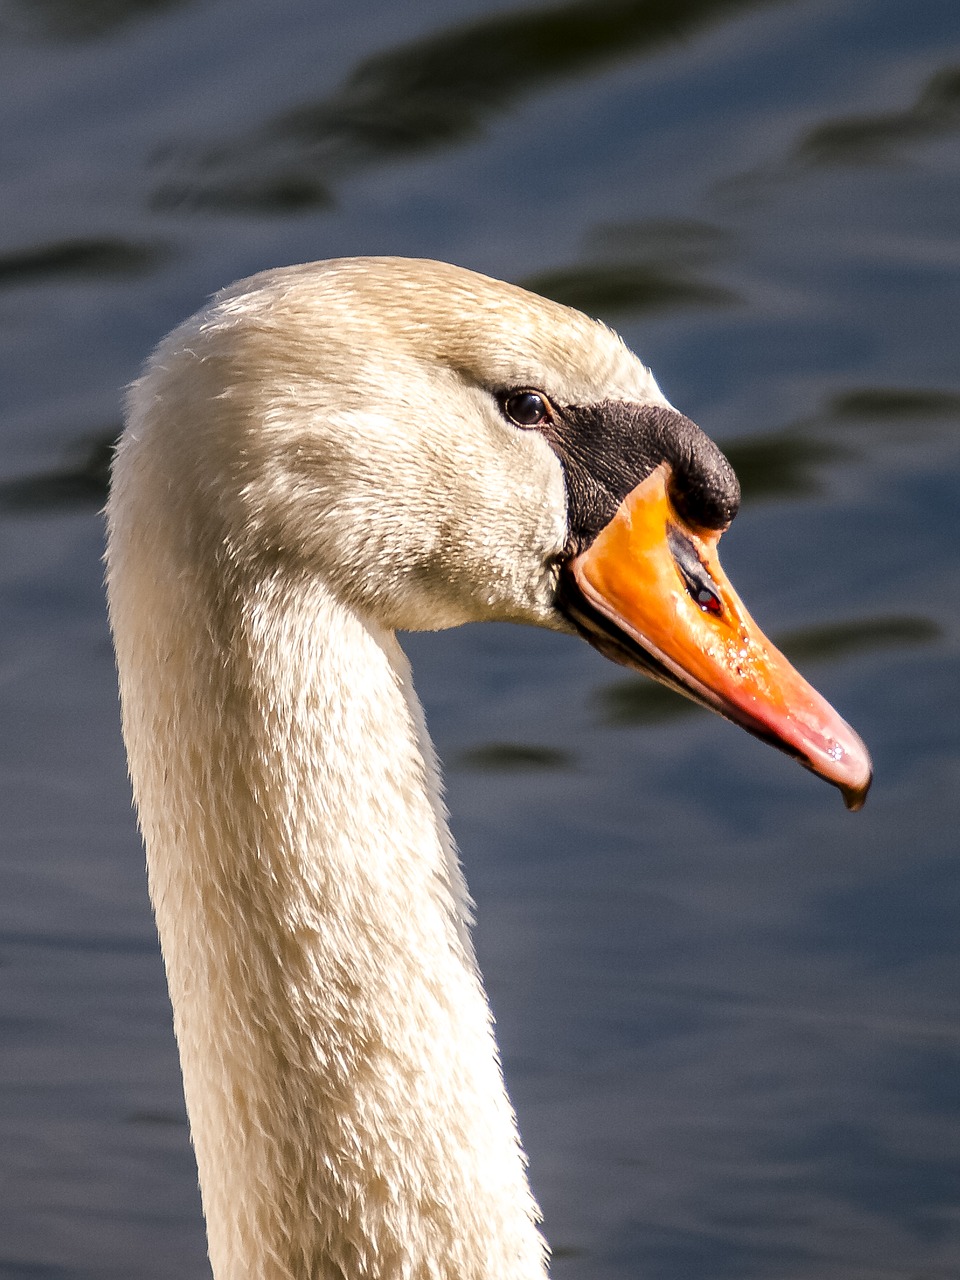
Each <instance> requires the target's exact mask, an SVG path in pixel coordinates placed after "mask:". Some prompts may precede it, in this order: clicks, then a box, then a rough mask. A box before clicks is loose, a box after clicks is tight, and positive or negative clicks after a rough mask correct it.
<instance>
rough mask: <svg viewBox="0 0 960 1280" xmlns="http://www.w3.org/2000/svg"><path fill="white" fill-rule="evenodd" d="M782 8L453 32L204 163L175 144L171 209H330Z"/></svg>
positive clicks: (367, 69)
mask: <svg viewBox="0 0 960 1280" xmlns="http://www.w3.org/2000/svg"><path fill="white" fill-rule="evenodd" d="M780 3H783V0H672V3H670V4H662V3H655V4H651V3H649V0H576V2H575V3H572V4H565V5H558V6H555V7H553V8H549V7H548V8H542V9H540V8H538V9H529V10H518V11H515V12H506V13H502V14H498V15H496V16H495V17H491V18H484V19H482V20H480V21H478V22H474V23H471V24H469V25H464V26H457V27H453V28H451V29H449V30H447V31H443V32H441V33H440V34H438V35H435V36H432V37H430V38H428V39H424V40H419V41H417V42H416V43H415V44H411V45H403V46H400V47H397V48H394V49H390V50H388V51H387V52H386V53H381V54H377V55H376V56H375V57H372V58H370V59H369V60H368V61H366V62H364V63H362V64H361V65H360V66H359V67H358V68H357V69H356V71H354V73H353V75H352V76H351V77H350V78H349V79H348V80H347V82H346V84H344V86H343V87H342V88H341V89H340V90H339V91H338V92H336V93H334V94H333V95H332V96H330V97H323V98H321V99H319V100H317V101H315V102H310V101H308V102H306V103H304V104H303V105H302V106H300V107H298V108H296V109H295V110H293V111H288V112H285V113H283V114H282V115H280V116H278V117H277V118H275V119H273V120H271V121H268V122H267V123H266V124H265V125H264V126H263V128H262V129H260V130H258V131H257V132H256V133H254V134H252V135H246V136H244V137H242V138H240V139H237V140H234V141H231V140H229V139H228V140H226V141H224V142H222V143H219V144H217V145H215V146H213V147H210V148H206V149H203V150H201V151H199V152H198V153H196V154H193V155H190V154H189V153H184V152H183V151H182V149H181V147H180V146H179V145H171V146H170V147H169V148H167V149H165V151H164V152H163V153H160V154H159V155H158V157H157V159H158V163H159V164H160V165H161V166H162V168H163V169H164V170H165V171H172V172H169V175H168V176H167V177H165V179H164V180H163V182H162V183H161V185H160V187H159V189H158V192H157V197H156V199H157V202H158V204H159V205H160V206H161V207H164V206H174V207H178V206H180V205H183V204H185V203H194V204H203V205H207V206H212V207H215V208H221V209H223V208H228V209H236V210H240V209H248V210H261V211H266V210H270V209H272V210H273V211H274V212H280V211H282V210H291V211H292V210H301V209H303V208H305V207H309V206H311V205H317V206H323V205H327V204H329V203H330V201H331V199H332V188H333V187H334V186H336V184H337V183H339V182H340V181H341V180H342V179H343V178H344V177H345V176H346V175H347V174H348V173H350V172H352V171H353V170H355V169H357V168H360V167H362V166H366V165H370V164H374V163H377V162H380V161H383V160H388V159H390V160H396V159H399V158H403V157H407V156H410V155H414V154H419V153H422V152H425V151H430V150H434V149H436V148H440V147H449V146H451V145H453V144H454V143H463V142H466V141H469V140H471V139H473V138H474V137H476V136H477V135H478V134H479V133H480V132H481V130H482V129H483V127H484V125H485V124H486V123H487V121H488V120H489V119H490V118H491V117H493V116H495V115H499V114H501V113H502V112H504V111H505V110H506V109H507V108H508V107H510V106H512V105H515V104H516V103H518V102H520V101H521V100H522V99H524V98H527V97H529V96H531V95H533V94H535V93H542V92H544V91H545V90H547V89H549V88H550V87H552V86H554V85H556V84H558V83H561V82H563V81H567V80H571V79H573V78H574V77H577V76H584V75H589V74H595V73H596V72H598V71H600V70H601V69H602V68H604V67H606V66H609V65H611V64H616V63H619V62H622V61H624V60H626V59H628V58H630V57H637V56H639V55H642V54H649V53H650V52H651V51H652V50H654V49H656V48H657V47H659V46H661V45H663V44H664V43H667V42H673V41H675V40H678V39H681V38H683V37H688V36H690V35H691V34H692V33H693V32H695V31H696V30H697V29H698V28H700V27H703V26H707V25H709V24H711V23H716V22H719V21H721V20H723V19H725V18H729V17H730V16H732V15H735V14H736V13H738V12H740V11H742V10H745V9H755V8H758V7H761V6H772V5H774V4H780Z"/></svg>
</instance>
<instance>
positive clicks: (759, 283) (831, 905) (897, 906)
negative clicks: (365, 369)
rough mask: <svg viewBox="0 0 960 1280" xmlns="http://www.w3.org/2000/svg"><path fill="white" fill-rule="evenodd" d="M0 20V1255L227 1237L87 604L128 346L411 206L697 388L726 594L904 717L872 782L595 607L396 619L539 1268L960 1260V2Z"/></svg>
mask: <svg viewBox="0 0 960 1280" xmlns="http://www.w3.org/2000/svg"><path fill="white" fill-rule="evenodd" d="M0 33H2V36H3V38H2V39H0V62H2V64H3V65H2V68H0V69H2V72H3V74H2V75H0V97H4V95H5V101H6V105H7V114H8V117H9V119H10V120H11V121H14V120H15V121H16V122H17V123H16V128H15V129H13V128H11V129H10V130H8V136H7V143H8V148H9V150H10V153H11V158H12V162H11V163H10V164H8V165H6V166H5V169H4V178H3V181H4V183H5V191H4V195H5V199H4V201H3V202H2V203H0V210H2V213H0V217H2V218H3V219H4V220H5V230H4V232H3V234H2V235H0V385H2V386H3V388H4V409H3V415H2V417H0V433H2V443H3V448H4V462H3V469H2V473H3V476H4V479H3V481H2V482H0V514H2V516H3V519H2V521H0V537H2V539H3V554H2V555H0V723H2V724H3V726H4V733H3V734H2V735H0V796H2V799H0V803H2V808H3V814H4V821H3V823H2V824H0V825H2V831H0V963H2V968H0V974H2V979H3V980H2V981H0V1023H2V1027H3V1036H2V1044H0V1170H2V1173H3V1174H4V1175H8V1176H7V1181H6V1184H5V1189H4V1192H3V1215H2V1216H3V1219H4V1229H3V1232H0V1276H2V1277H4V1280H26V1278H27V1277H32V1278H34V1280H36V1278H39V1277H44V1278H46V1280H94V1277H95V1278H96V1280H130V1277H134V1276H135V1277H137V1280H169V1277H171V1276H177V1277H178V1280H200V1277H203V1276H207V1277H208V1276H209V1269H208V1267H207V1264H206V1262H205V1259H204V1245H203V1235H202V1227H201V1222H200V1215H199V1206H198V1202H197V1192H196V1172H195V1168H194V1164H193V1158H192V1153H191V1151H190V1147H189V1142H188V1137H187V1131H186V1126H185V1123H184V1114H183V1103H182V1097H181V1093H180V1084H179V1076H178V1071H177V1064H176V1057H175V1049H174V1044H173V1037H172V1031H171V1027H170V1010H169V1004H168V1002H167V998H166V994H165V989H164V985H163V979H162V974H161V970H160V961H159V956H158V953H157V947H156V939H155V934H154V930H153V925H152V922H151V919H150V915H149V909H148V906H147V902H146V894H145V888H144V884H143V873H142V853H141V851H140V847H139V843H138V839H137V835H136V832H135V828H134V824H133V821H132V818H131V814H130V802H129V794H128V787H127V783H126V779H125V769H124V762H123V757H122V752H121V749H120V745H119V740H118V732H117V714H116V688H115V675H114V670H113V661H112V656H111V652H110V647H109V642H108V638H107V635H106V630H105V624H104V612H103V599H102V589H101V576H102V565H101V562H100V555H101V551H102V536H101V529H100V525H99V520H98V517H97V514H96V513H97V510H98V509H99V508H100V506H101V505H102V503H103V499H104V497H105V486H106V476H107V469H108V465H109V458H110V453H111V450H112V447H113V442H114V439H115V436H116V426H115V422H116V419H117V415H118V403H119V389H120V388H121V387H122V386H123V385H124V384H125V383H127V382H129V380H130V379H132V378H134V377H135V376H136V374H137V370H138V368H139V366H140V364H141V362H142V360H143V358H144V357H145V355H146V354H147V352H148V350H149V349H150V347H151V346H152V345H153V343H154V342H155V341H156V340H157V339H158V338H159V337H160V336H161V333H162V332H163V331H164V330H166V329H168V328H169V327H170V326H171V325H172V324H174V323H175V322H176V321H178V320H179V319H181V318H182V317H183V316H185V315H187V314H189V313H190V312H191V311H193V310H195V308H196V307H197V305H199V303H200V302H201V300H202V298H203V296H204V295H206V294H207V293H208V292H209V291H210V290H212V289H213V288H215V287H217V286H219V285H222V284H224V283H226V282H227V281H229V280H230V279H233V278H236V277H237V276H240V275H244V274H248V273H249V272H251V271H254V270H257V269H260V268H262V267H267V266H270V265H274V264H276V263H280V262H285V261H297V260H306V259H308V258H312V257H320V256H324V255H332V254H336V253H355V252H361V253H378V252H401V253H407V254H410V255H412V256H427V257H431V256H439V257H448V258H451V259H453V260H455V261H460V262H462V263H464V264H467V265H472V266H475V267H478V268H479V269H481V270H484V271H487V272H488V273H490V274H493V275H498V276H504V277H507V278H510V279H514V280H521V281H523V282H525V283H527V284H528V285H531V286H532V287H534V288H537V289H539V290H540V291H542V292H545V293H548V294H551V295H552V296H554V297H557V298H560V299H561V300H563V301H567V302H571V303H573V304H575V305H577V306H580V307H583V308H585V309H586V310H588V311H592V312H596V313H597V314H599V315H600V316H601V318H603V319H606V320H608V321H610V322H611V323H615V324H616V325H617V327H618V328H619V329H620V330H621V332H622V333H623V334H624V337H625V339H626V340H627V341H628V342H629V343H630V345H632V346H633V347H634V348H635V349H636V350H638V351H639V352H640V354H641V356H642V357H643V358H644V359H645V360H647V361H648V362H649V363H650V364H651V365H652V367H653V369H654V372H655V373H656V374H657V375H658V378H659V379H660V381H661V385H663V386H664V388H665V390H666V392H667V394H668V395H669V396H670V398H671V399H672V400H673V401H674V402H675V403H676V404H677V405H678V407H680V408H683V409H684V410H685V411H686V412H689V413H690V414H691V416H693V417H694V418H696V419H697V420H698V421H700V422H701V423H702V425H703V426H704V427H705V428H707V429H708V430H715V431H717V433H718V434H719V436H720V437H721V438H722V440H723V442H724V447H725V449H726V451H727V452H728V453H729V455H730V456H731V458H732V460H733V462H734V464H735V466H736V468H737V470H738V472H739V474H740V477H741V481H742V484H743V488H744V494H745V502H744V510H743V513H742V514H741V516H740V517H739V518H738V520H737V522H736V525H735V527H734V529H733V530H732V531H731V534H730V535H729V538H730V540H729V543H728V544H727V545H728V546H729V553H725V554H728V558H729V562H730V563H731V565H733V564H734V563H735V577H736V579H737V581H738V583H740V584H742V586H743V590H744V595H745V598H747V599H748V601H749V603H750V606H751V609H754V610H755V611H756V613H757V616H758V617H760V618H762V619H763V621H764V625H765V627H766V628H767V629H768V631H769V633H770V634H771V635H773V636H774V638H775V640H776V642H777V643H778V644H779V645H780V646H781V647H782V648H783V649H784V650H785V651H786V652H787V654H788V655H789V656H790V657H791V659H793V660H794V661H796V662H797V663H798V664H799V665H800V666H801V667H802V668H803V669H804V670H806V669H807V667H808V666H809V667H810V668H811V675H812V676H813V677H814V679H815V682H817V683H822V685H823V688H824V692H825V693H826V694H827V695H828V696H829V698H830V699H831V701H834V702H835V703H836V704H837V705H838V706H839V707H840V708H841V709H842V711H843V712H844V714H846V715H848V716H849V718H850V719H851V721H852V722H853V723H854V724H855V725H856V726H857V728H858V729H862V731H863V732H864V735H865V737H866V739H867V741H868V743H869V745H870V747H871V749H872V750H873V751H874V753H875V758H876V761H877V765H878V783H877V785H876V788H875V791H874V793H873V795H872V796H871V799H870V803H869V804H868V806H867V808H866V810H865V811H864V813H863V814H860V815H858V816H857V817H856V818H849V817H848V816H847V815H845V814H844V813H843V812H842V811H841V808H840V805H839V803H837V802H836V800H835V797H831V796H830V795H827V794H825V793H824V792H825V789H821V788H820V787H819V786H818V784H817V783H816V782H815V781H814V780H813V779H810V778H808V777H807V775H806V774H804V773H803V772H802V771H801V770H798V769H796V768H795V766H793V764H792V762H790V761H787V760H784V759H782V758H781V757H779V756H777V755H776V754H775V753H773V752H770V751H768V750H767V749H765V748H764V747H763V746H762V745H761V744H758V743H756V742H755V741H753V740H751V739H750V738H748V736H747V735H745V734H742V733H739V732H738V731H737V730H735V729H734V728H733V727H732V726H730V725H725V724H723V723H721V722H720V721H719V720H718V719H717V718H715V717H711V716H710V715H708V714H707V713H706V712H703V711H701V710H700V709H699V708H697V707H696V706H695V705H694V704H692V703H690V702H688V701H687V700H685V699H683V698H681V697H680V696H678V695H676V694H675V693H673V692H671V691H669V690H666V689H663V688H662V687H661V686H659V685H656V684H654V683H653V682H651V681H649V680H647V679H645V678H643V677H641V676H631V675H627V674H626V673H625V672H620V671H618V670H617V669H616V668H614V667H612V666H610V665H608V664H607V665H605V664H604V663H603V662H602V660H601V659H600V658H599V657H598V656H597V655H596V654H594V653H593V652H591V651H590V650H589V649H588V648H587V647H586V646H583V645H581V644H579V643H578V642H577V641H575V640H574V639H572V638H570V637H566V636H559V635H551V634H548V633H534V632H529V631H520V630H519V629H518V628H514V627H506V626H504V627H492V628H490V627H488V628H466V629H463V630H461V631H459V632H455V633H451V634H448V635H445V636H423V635H421V636H413V637H405V638H404V645H405V647H407V648H409V650H410V652H411V657H412V660H413V666H414V672H415V677H416V681H417V687H418V689H419V691H420V693H421V695H422V696H423V697H424V700H425V702H426V706H427V715H428V722H429V725H430V729H431V732H432V733H433V735H434V737H435V740H436V742H437V746H438V750H439V753H440V756H441V758H442V759H443V760H444V761H445V762H446V764H447V787H448V796H449V804H450V808H451V812H452V814H453V823H454V830H455V832H456V835H457V839H458V842H459V844H460V846H461V848H462V850H463V854H464V861H465V864H466V868H467V874H468V878H469V882H470V886H471V890H472V891H473V893H474V895H475V896H476V898H477V901H478V903H479V912H478V915H479V927H478V933H477V946H478V953H479V956H480V959H481V962H482V966H483V969H484V972H485V975H486V977H487V979H488V982H489V986H490V989H491V993H492V996H493V1001H494V1006H495V1009H496V1013H497V1019H498V1028H499V1035H500V1041H501V1045H502V1048H503V1058H504V1064H505V1070H506V1073H507V1077H508V1080H509V1082H510V1086H511V1089H512V1094H513V1097H514V1100H515V1102H516V1104H517V1108H518V1111H519V1114H520V1119H521V1127H522V1129H523V1132H524V1135H525V1139H526V1143H527V1146H528V1148H529V1151H530V1155H531V1169H532V1175H533V1179H534V1185H535V1188H536V1191H537V1194H538V1196H539V1197H540V1199H541V1201H542V1203H543V1205H544V1209H545V1212H546V1229H547V1233H548V1235H549V1237H550V1239H551V1241H552V1242H553V1243H554V1244H555V1245H556V1246H557V1249H556V1254H555V1260H554V1265H553V1277H554V1280H588V1278H589V1280H636V1278H637V1277H638V1276H639V1277H643V1276H650V1277H656V1278H657V1280H671V1278H674V1277H675V1278H676V1280H688V1278H689V1277H696V1280H732V1278H733V1277H736V1280H813V1278H814V1277H816V1280H852V1278H853V1277H855V1278H856V1280H921V1277H922V1280H955V1277H956V1276H957V1275H960V1227H958V1220H957V1215H956V1200H957V1194H958V1187H957V1174H956V1170H957V1169H960V1092H958V1089H957V1084H956V1082H957V1079H958V1073H960V1029H958V1028H960V1005H958V1000H957V995H956V993H957V992H958V991H960V951H958V945H957V931H956V920H957V915H958V912H960V875H958V871H957V856H956V831H957V829H958V828H960V811H958V800H960V787H958V786H957V760H958V758H960V756H958V748H957V732H956V706H955V698H954V697H953V689H954V687H955V685H956V669H955V667H956V651H957V639H958V636H960V605H958V601H960V573H958V566H957V554H956V546H957V543H956V538H955V537H954V536H953V534H952V531H953V530H954V528H955V523H956V520H955V516H956V493H957V489H958V486H960V436H958V432H957V425H958V422H960V382H958V378H957V364H956V316H957V315H958V314H960V271H958V262H960V256H958V252H957V218H956V210H957V208H958V207H960V156H958V154H957V153H956V151H955V149H954V150H951V149H950V148H949V146H941V147H939V148H938V147H936V146H934V145H931V144H933V143H936V141H937V139H945V140H949V138H951V137H952V136H953V134H954V133H955V130H956V124H957V120H958V115H957V100H958V89H957V85H958V80H957V71H956V67H957V58H956V53H955V50H956V49H957V48H960V6H957V5H954V4H948V3H945V0H913V3H911V5H910V6H909V20H908V21H904V6H903V5H902V3H900V0H863V3H862V4H856V5H854V4H852V3H851V4H847V5H833V6H831V5H824V4H815V3H814V2H813V0H791V2H790V3H786V2H785V0H784V2H779V0H767V2H766V3H763V2H761V3H750V2H749V0H728V2H723V0H672V3H666V2H664V3H661V2H660V0H656V2H655V3H652V2H651V0H643V2H641V0H631V2H629V3H628V2H627V0H620V2H619V3H614V0H578V3H572V4H556V3H553V4H551V3H549V0H548V2H547V3H542V4H540V5H538V6H523V5H516V6H511V5H510V4H506V3H505V4H498V5H496V6H494V5H493V4H487V3H485V0H457V2H456V3H454V4H452V5H451V4H441V3H435V4H433V6H432V7H431V5H430V4H429V3H428V4H425V5H422V6H413V7H411V6H406V7H404V6H396V5H391V4H387V3H386V0H359V3H358V4H356V5H353V6H349V7H346V8H344V7H342V6H341V7H339V8H338V7H337V6H330V5H318V4H316V3H315V0H289V3H285V4H284V5H281V6H263V5H252V4H249V3H247V0H192V3H186V2H181V3H175V2H174V0H167V2H166V3H165V2H164V0H128V2H126V3H124V2H123V0H86V2H84V3H80V2H79V0H72V2H71V0H30V2H29V3H28V0H0ZM238 121H241V123H237V122H238ZM744 173H746V174H760V175H761V176H762V177H765V178H767V179H769V180H768V181H765V182H763V181H761V182H758V183H755V184H754V185H753V187H752V188H749V189H748V187H749V184H744V182H743V181H742V180H741V181H740V182H739V187H738V189H737V194H738V195H739V196H741V197H742V196H743V195H744V194H746V195H749V196H750V199H742V198H740V199H738V200H736V201H730V200H725V201H724V200H718V199H717V192H718V191H721V192H722V191H724V190H729V189H733V188H732V187H731V181H732V178H733V176H734V175H737V174H744ZM347 178H350V179H352V181H351V182H350V183H347V182H346V181H345V180H346V179H347ZM734 185H735V184H734ZM334 196H335V197H336V200H334V198H333V197H334ZM198 206H203V207H198ZM238 211H242V212H243V213H244V215H245V216H243V217H237V216H233V215H235V214H236V213H237V212H238ZM225 214H229V215H230V216H224V215H225ZM277 215H284V216H277ZM91 424H92V429H91ZM785 567H789V572H788V573H785V572H784V568H785Z"/></svg>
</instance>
